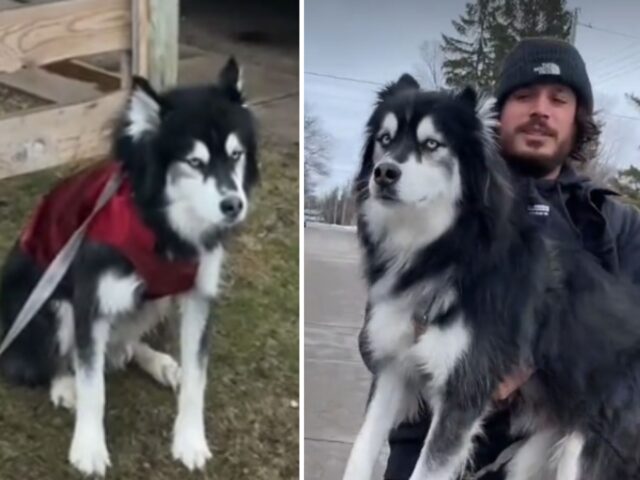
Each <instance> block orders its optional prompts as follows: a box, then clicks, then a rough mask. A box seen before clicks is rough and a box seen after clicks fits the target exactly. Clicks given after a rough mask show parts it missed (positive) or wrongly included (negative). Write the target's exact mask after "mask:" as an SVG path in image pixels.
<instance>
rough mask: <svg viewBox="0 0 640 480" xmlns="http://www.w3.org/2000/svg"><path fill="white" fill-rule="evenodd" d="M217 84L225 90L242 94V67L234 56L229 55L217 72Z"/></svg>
mask: <svg viewBox="0 0 640 480" xmlns="http://www.w3.org/2000/svg"><path fill="white" fill-rule="evenodd" d="M218 86H220V88H222V89H223V90H225V91H228V92H235V93H236V94H240V95H241V94H242V87H243V79H242V68H240V66H239V65H238V62H237V61H236V59H235V57H230V58H229V60H228V61H227V63H226V64H225V66H224V67H222V70H220V73H219V74H218Z"/></svg>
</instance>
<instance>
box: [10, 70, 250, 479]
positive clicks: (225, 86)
mask: <svg viewBox="0 0 640 480" xmlns="http://www.w3.org/2000/svg"><path fill="white" fill-rule="evenodd" d="M241 83H242V82H241V76H240V71H239V67H238V65H237V63H236V62H235V60H233V59H231V60H229V62H228V63H227V65H226V66H225V67H224V68H223V69H222V70H221V72H220V73H219V77H218V80H217V81H216V82H215V83H212V84H211V85H207V86H202V87H189V88H180V89H174V90H172V91H169V92H166V93H164V94H158V93H156V92H155V91H154V90H153V89H152V88H151V87H150V86H149V85H148V83H146V82H145V81H144V80H142V79H137V80H136V81H135V82H134V87H133V90H132V93H131V96H130V98H129V100H128V104H127V107H126V109H125V112H124V114H123V117H122V120H121V122H120V125H119V128H118V129H117V132H116V135H115V139H114V159H113V160H112V161H110V162H107V167H106V168H107V171H108V169H111V170H112V171H116V170H117V171H120V172H121V173H122V176H123V178H124V180H123V184H122V187H121V188H120V189H119V190H118V193H117V194H116V195H115V196H114V199H113V200H112V201H110V203H108V204H107V205H106V206H105V208H104V212H102V211H101V212H100V213H99V214H98V216H97V217H96V220H95V221H96V222H97V224H100V225H101V227H100V228H94V227H93V226H92V227H91V228H90V230H89V233H88V234H87V237H86V238H85V240H84V241H83V244H82V246H81V248H80V250H79V252H78V254H77V255H76V257H75V258H74V260H73V263H72V264H71V267H70V268H69V271H68V272H67V274H66V275H65V277H64V278H63V280H62V282H61V283H60V284H59V285H58V287H57V288H56V290H55V292H54V293H53V295H52V296H51V297H50V298H49V299H48V300H47V302H46V303H45V304H44V306H43V307H42V309H41V310H40V311H39V312H38V313H37V314H36V316H35V317H34V318H33V320H32V321H31V323H30V324H29V325H28V326H27V328H26V329H25V330H24V331H23V332H22V333H21V334H20V335H19V336H18V337H17V339H16V340H15V342H14V343H13V344H12V345H11V347H10V348H9V349H8V350H7V352H6V353H5V355H4V356H3V357H1V358H0V367H1V370H2V373H3V374H4V376H5V378H8V379H9V380H10V381H13V382H15V383H20V384H28V385H37V384H46V385H50V395H51V400H52V401H53V403H54V404H55V405H62V406H64V407H67V408H70V409H75V428H74V432H73V439H72V441H71V447H70V451H69V461H70V462H71V463H72V464H73V466H74V467H75V468H77V469H78V470H80V471H81V472H83V473H85V474H98V475H104V473H105V470H106V468H107V467H108V466H109V464H110V460H109V454H108V451H107V446H106V442H105V432H104V425H103V417H104V404H105V384H104V374H103V372H104V368H105V361H106V362H107V363H106V364H107V365H109V364H112V365H114V366H124V365H125V364H127V363H128V362H129V361H132V362H134V363H135V364H137V365H138V366H139V367H140V368H141V369H142V370H144V371H146V372H148V373H149V374H150V375H151V376H152V377H153V378H155V379H156V380H157V381H159V382H160V383H162V384H163V385H167V386H169V387H172V388H174V389H177V390H179V394H178V414H177V418H176V421H175V426H174V432H173V444H172V454H173V457H174V458H175V459H177V460H179V461H181V462H182V463H183V464H184V465H185V466H186V467H187V468H189V469H190V470H192V469H201V468H203V467H204V465H205V463H206V461H207V460H208V459H209V458H210V457H211V453H210V451H209V448H208V446H207V441H206V438H205V427H204V411H203V410H204V392H205V383H206V378H207V377H206V367H207V357H208V354H207V323H208V316H209V303H210V300H211V299H212V298H215V297H216V295H217V293H218V283H219V278H220V270H221V265H222V262H223V256H224V250H223V240H224V238H225V237H226V236H227V233H228V232H229V231H230V230H231V229H232V227H234V226H235V225H237V224H238V223H239V222H241V221H243V220H244V219H245V217H246V213H247V209H248V207H249V204H248V198H249V193H250V190H251V189H252V187H253V186H254V184H255V183H256V181H257V176H258V168H257V160H256V133H255V126H254V119H253V116H252V114H251V112H250V111H249V110H248V109H247V107H246V105H245V104H244V100H243V96H242V93H241ZM100 168H102V169H103V170H100ZM104 168H105V167H98V170H91V169H90V170H87V171H83V172H81V173H80V174H78V175H77V176H74V177H72V178H71V179H69V180H66V181H65V182H63V184H62V186H60V185H59V186H58V187H56V188H55V189H54V190H53V191H52V192H50V193H49V194H48V195H47V196H45V197H44V200H43V204H42V205H44V206H45V207H42V206H41V208H40V210H39V214H38V215H36V216H35V218H34V219H33V220H32V225H31V227H30V228H31V229H32V230H33V229H35V232H36V233H33V231H31V233H30V237H29V241H28V242H27V243H25V242H24V237H22V240H21V241H18V242H17V243H16V246H15V247H14V249H13V250H12V252H11V253H10V254H9V256H8V259H7V261H6V264H5V266H4V269H3V272H2V279H1V291H0V296H1V305H0V307H1V311H0V314H1V318H2V325H3V327H4V331H5V332H6V330H7V329H8V328H9V326H10V325H11V324H12V323H13V321H14V319H15V317H16V315H17V314H18V311H19V310H20V309H21V308H22V305H23V304H24V302H25V300H26V298H27V296H28V295H29V294H30V292H31V291H32V290H33V288H34V286H35V285H36V282H37V281H38V279H39V278H40V276H41V275H42V271H43V266H42V265H40V264H38V263H37V262H36V261H35V260H34V257H33V256H32V255H30V253H29V252H31V251H33V252H42V251H44V250H45V247H46V246H47V244H48V242H51V241H52V238H51V237H52V236H51V235H47V233H48V232H50V231H54V230H55V231H56V232H57V231H58V229H59V227H60V226H61V225H63V224H65V222H69V221H71V222H72V221H73V219H72V218H71V216H72V215H75V214H77V213H78V211H79V210H78V207H77V205H75V204H76V203H78V202H79V203H82V202H83V201H84V200H83V198H84V196H85V193H86V192H83V191H82V189H81V188H80V189H79V188H78V187H77V186H78V185H83V184H82V183H81V182H82V181H85V183H86V184H92V182H91V181H88V183H87V179H89V180H91V179H92V178H95V177H96V174H95V172H96V171H97V172H98V173H100V172H101V171H102V172H104V171H105V170H104ZM87 172H88V173H87ZM83 175H84V177H83ZM98 176H99V175H98ZM83 179H84V180H83ZM79 182H80V183H79ZM93 184H95V182H93ZM74 185H75V187H73V188H76V190H73V189H72V186H74ZM94 186H95V185H94ZM65 195H66V197H65ZM74 196H75V197H74ZM81 197H82V198H81ZM51 199H59V200H56V201H53V200H51ZM56 202H57V203H58V204H57V205H56ZM60 203H63V204H62V205H60ZM90 210H91V209H90V208H89V211H86V210H85V211H84V215H85V216H86V215H87V214H88V213H89V212H90ZM73 212H75V213H73ZM110 215H111V217H113V218H111V217H109V216H110ZM100 229H102V231H100ZM38 232H40V233H39V234H38ZM114 232H117V233H114ZM68 233H69V232H68ZM96 238H98V239H100V238H108V239H109V240H108V242H107V243H105V242H101V241H99V240H96ZM26 244H28V248H26V247H25V245H26ZM120 245H122V247H120ZM145 249H146V250H145ZM142 257H144V259H143V258H142ZM143 267H144V268H143ZM142 270H145V272H146V276H145V274H143V272H142ZM149 272H151V273H149ZM176 279H179V280H180V281H177V280H176ZM163 292H164V293H163ZM172 298H175V299H176V300H177V303H178V305H179V307H180V308H179V309H180V312H181V326H180V350H181V353H180V364H179V365H178V363H177V362H176V361H175V360H173V359H172V358H171V357H170V356H169V355H167V354H165V353H161V352H158V351H155V350H153V349H152V348H151V347H150V346H149V345H148V344H146V343H145V342H144V341H143V340H142V339H141V337H142V335H144V334H145V332H148V331H149V330H150V329H152V328H153V327H154V326H155V325H157V324H158V322H160V321H161V320H163V318H164V316H165V312H166V307H167V306H168V303H169V300H171V299H172Z"/></svg>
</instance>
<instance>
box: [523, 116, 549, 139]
mask: <svg viewBox="0 0 640 480" xmlns="http://www.w3.org/2000/svg"><path fill="white" fill-rule="evenodd" d="M527 132H536V133H541V134H542V135H546V136H548V137H557V132H556V131H555V130H554V129H553V128H551V127H549V125H547V123H546V122H545V121H543V120H540V119H537V118H533V119H531V120H529V121H528V122H526V123H524V124H522V125H520V126H519V127H518V128H516V133H527Z"/></svg>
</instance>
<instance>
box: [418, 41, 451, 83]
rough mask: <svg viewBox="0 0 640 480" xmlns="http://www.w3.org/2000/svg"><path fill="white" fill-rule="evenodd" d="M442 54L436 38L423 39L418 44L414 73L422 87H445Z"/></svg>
mask: <svg viewBox="0 0 640 480" xmlns="http://www.w3.org/2000/svg"><path fill="white" fill-rule="evenodd" d="M443 61H444V55H443V54H442V49H441V47H440V44H439V43H438V41H437V40H425V41H424V42H422V45H420V61H419V62H418V63H416V65H415V73H416V77H417V78H418V81H419V82H420V84H421V85H422V86H423V88H426V89H429V90H439V89H441V88H444V87H445V81H444V75H443V74H442V62H443Z"/></svg>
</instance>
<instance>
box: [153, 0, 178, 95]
mask: <svg viewBox="0 0 640 480" xmlns="http://www.w3.org/2000/svg"><path fill="white" fill-rule="evenodd" d="M148 1H149V13H150V18H151V31H150V32H149V47H148V48H149V77H148V78H149V82H150V83H151V85H153V87H154V88H156V89H157V90H160V91H162V90H165V89H167V88H169V87H172V86H174V85H175V84H176V82H177V80H178V26H179V19H180V8H179V4H178V0H148Z"/></svg>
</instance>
